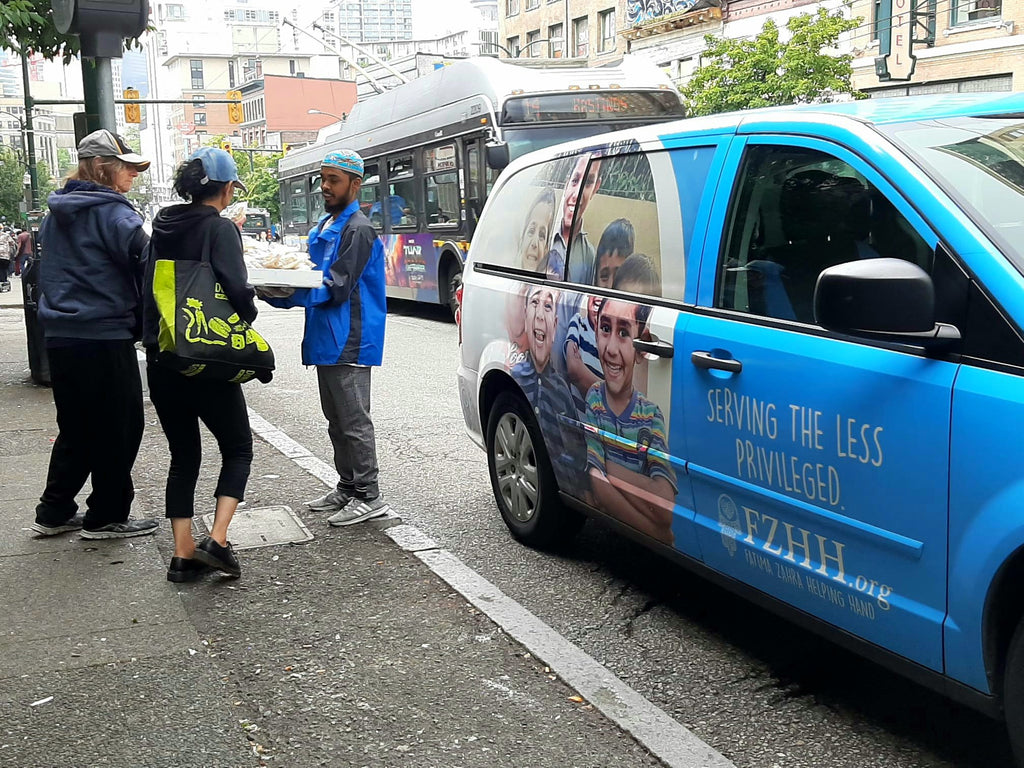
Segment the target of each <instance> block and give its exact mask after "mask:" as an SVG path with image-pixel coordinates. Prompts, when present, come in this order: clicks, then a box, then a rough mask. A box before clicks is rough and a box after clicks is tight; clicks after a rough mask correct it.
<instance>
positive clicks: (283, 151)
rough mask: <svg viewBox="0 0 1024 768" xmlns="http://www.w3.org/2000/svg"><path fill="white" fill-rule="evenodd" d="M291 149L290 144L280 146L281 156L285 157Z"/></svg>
mask: <svg viewBox="0 0 1024 768" xmlns="http://www.w3.org/2000/svg"><path fill="white" fill-rule="evenodd" d="M291 148H292V145H291V144H282V145H281V154H282V155H287V154H288V150H289V149H291Z"/></svg>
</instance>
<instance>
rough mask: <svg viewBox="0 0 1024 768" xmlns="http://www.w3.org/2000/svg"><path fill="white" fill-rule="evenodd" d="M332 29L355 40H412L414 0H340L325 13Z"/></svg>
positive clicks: (324, 24) (327, 25)
mask: <svg viewBox="0 0 1024 768" xmlns="http://www.w3.org/2000/svg"><path fill="white" fill-rule="evenodd" d="M322 24H323V26H324V27H326V28H327V29H328V30H330V31H331V32H336V33H337V34H338V35H340V36H341V37H343V38H346V39H348V40H352V41H356V42H365V43H372V42H376V41H378V40H411V39H412V0H339V2H337V3H336V4H333V6H332V7H331V8H330V9H329V10H325V11H324V13H323V16H322Z"/></svg>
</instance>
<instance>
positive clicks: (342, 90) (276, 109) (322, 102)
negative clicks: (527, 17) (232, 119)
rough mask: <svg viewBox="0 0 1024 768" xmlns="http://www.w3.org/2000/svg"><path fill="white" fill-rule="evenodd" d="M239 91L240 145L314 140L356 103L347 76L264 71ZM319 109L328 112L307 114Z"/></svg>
mask: <svg viewBox="0 0 1024 768" xmlns="http://www.w3.org/2000/svg"><path fill="white" fill-rule="evenodd" d="M239 90H241V92H242V113H243V115H244V117H245V121H244V122H243V123H242V125H241V126H236V127H240V128H241V138H242V146H245V147H263V148H267V149H281V148H282V147H283V146H284V145H285V144H288V145H292V146H295V145H299V144H307V143H309V142H312V141H316V136H317V132H318V131H319V130H320V129H321V128H323V127H324V126H326V125H330V124H331V123H334V122H337V121H336V120H335V118H334V117H332V116H331V115H337V116H338V117H342V116H344V115H347V114H348V113H349V112H351V111H352V107H353V106H354V105H355V103H356V84H355V83H353V82H350V81H347V80H327V79H319V78H313V77H284V76H280V75H264V76H263V77H261V78H259V79H256V80H250V81H249V82H247V83H245V85H243V86H242V87H241V88H240V89H239ZM310 109H319V110H321V111H322V112H326V113H329V114H313V115H311V114H309V110H310Z"/></svg>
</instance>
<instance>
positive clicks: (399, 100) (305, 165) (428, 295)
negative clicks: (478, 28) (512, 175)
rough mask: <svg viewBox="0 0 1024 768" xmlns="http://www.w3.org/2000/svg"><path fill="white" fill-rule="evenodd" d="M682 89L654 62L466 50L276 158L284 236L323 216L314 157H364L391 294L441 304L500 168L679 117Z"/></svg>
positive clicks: (367, 208) (450, 296) (450, 300)
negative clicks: (595, 62)
mask: <svg viewBox="0 0 1024 768" xmlns="http://www.w3.org/2000/svg"><path fill="white" fill-rule="evenodd" d="M682 114H683V108H682V103H681V100H680V97H679V93H678V91H677V90H676V89H675V88H674V87H673V85H672V83H671V82H670V81H669V79H668V77H667V76H666V75H665V74H664V73H662V72H661V70H659V69H658V68H657V67H656V66H654V65H653V64H651V63H649V62H646V61H642V60H633V58H632V57H629V56H627V57H625V58H624V59H623V62H622V63H621V64H620V65H619V66H616V67H598V68H585V67H557V68H548V69H532V68H528V67H525V66H523V65H517V64H510V63H506V62H502V61H498V60H497V59H493V58H486V57H479V58H470V59H464V60H462V61H458V62H455V63H453V64H451V65H448V66H444V67H441V68H439V69H437V70H436V71H435V72H432V73H431V74H429V75H426V76H424V77H421V78H418V79H416V80H413V81H412V82H409V83H406V84H403V85H400V86H398V87H396V88H394V89H392V90H390V91H387V92H385V93H382V94H379V95H377V96H373V97H371V98H369V99H367V100H365V101H362V102H359V103H358V104H356V106H355V107H354V108H353V110H352V113H351V114H350V115H349V116H348V119H347V120H346V121H345V122H344V123H336V124H334V125H332V126H328V127H326V128H323V129H321V131H320V136H319V137H318V139H317V141H316V143H314V144H311V145H309V146H306V147H302V148H300V149H297V150H293V151H291V152H289V153H288V155H286V156H285V157H284V158H282V159H281V161H280V164H279V166H278V170H279V179H280V184H281V212H282V218H283V219H284V234H285V235H286V236H287V235H292V236H295V235H297V236H299V237H300V238H304V237H305V236H306V234H307V233H308V231H309V228H310V227H311V226H312V225H313V224H315V223H316V221H317V220H318V218H319V217H320V216H321V215H322V214H323V198H322V197H321V195H320V175H319V174H320V161H321V160H322V159H323V158H324V155H325V154H326V153H327V152H330V151H332V150H334V149H338V148H340V147H346V148H349V149H354V150H356V151H357V152H359V153H360V155H362V157H363V160H364V162H365V167H366V170H365V176H364V178H363V185H362V191H361V193H360V205H361V207H362V210H363V212H364V213H365V214H366V215H367V216H368V217H369V219H370V221H371V222H372V223H373V225H374V227H376V228H377V231H378V233H379V234H380V235H381V237H382V239H383V241H384V246H385V252H386V254H387V292H388V296H390V297H393V298H400V299H412V300H416V301H424V302H438V303H441V304H447V305H448V306H449V307H451V308H452V310H453V311H454V309H455V303H456V298H455V295H456V289H457V288H458V285H459V283H460V281H461V278H462V265H463V263H464V262H465V258H466V253H467V251H468V250H469V240H470V238H471V237H472V235H473V230H474V228H475V226H476V221H477V217H478V216H479V215H480V212H481V210H482V209H483V204H484V200H485V199H486V197H487V194H488V192H490V189H491V186H492V184H493V183H494V180H495V179H496V178H497V175H498V173H499V172H500V170H501V169H502V168H503V167H504V166H505V165H507V164H508V162H509V161H510V160H512V159H515V158H516V157H519V156H520V155H523V154H526V153H527V152H531V151H533V150H536V149H541V148H543V147H547V146H551V145H553V144H560V143H562V142H565V141H569V140H571V139H576V138H582V137H586V136H594V135H597V134H602V133H608V132H611V131H616V130H620V129H622V128H628V127H633V126H638V125H645V124H649V123H655V122H659V121H667V120H676V119H679V118H680V117H681V116H682Z"/></svg>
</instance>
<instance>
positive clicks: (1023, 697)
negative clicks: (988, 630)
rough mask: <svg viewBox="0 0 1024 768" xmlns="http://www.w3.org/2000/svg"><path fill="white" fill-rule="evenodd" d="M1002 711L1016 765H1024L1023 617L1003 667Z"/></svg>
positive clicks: (1011, 641) (1018, 624)
mask: <svg viewBox="0 0 1024 768" xmlns="http://www.w3.org/2000/svg"><path fill="white" fill-rule="evenodd" d="M1003 713H1004V716H1005V718H1006V730H1007V733H1008V734H1009V737H1010V744H1011V745H1012V746H1013V754H1014V757H1016V763H1017V765H1024V618H1021V620H1020V621H1019V622H1018V623H1017V629H1016V630H1015V631H1014V633H1013V639H1012V640H1010V648H1009V650H1008V651H1007V653H1006V666H1005V667H1004V669H1003Z"/></svg>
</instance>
